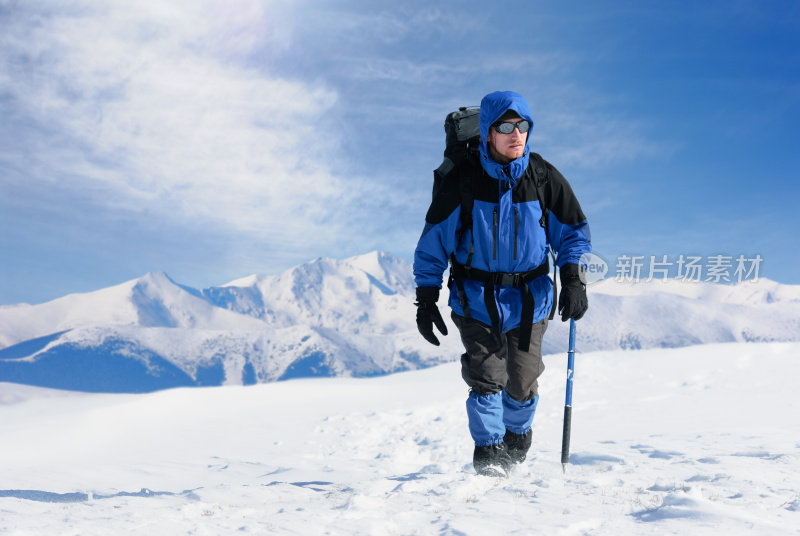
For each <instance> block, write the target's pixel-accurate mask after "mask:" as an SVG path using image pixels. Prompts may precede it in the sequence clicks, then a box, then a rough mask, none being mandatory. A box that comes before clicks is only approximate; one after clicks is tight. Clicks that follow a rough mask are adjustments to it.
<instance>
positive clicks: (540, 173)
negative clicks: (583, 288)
mask: <svg viewBox="0 0 800 536" xmlns="http://www.w3.org/2000/svg"><path fill="white" fill-rule="evenodd" d="M531 160H532V161H533V182H534V184H535V185H536V198H537V199H538V201H539V207H540V208H541V210H542V218H541V219H540V220H539V225H541V226H542V228H543V229H544V235H545V238H546V240H547V242H548V244H549V243H550V228H549V223H550V210H549V209H548V208H547V198H546V196H545V187H546V185H547V180H548V177H547V162H545V161H544V158H542V157H541V155H539V154H537V153H534V152H532V153H531ZM549 249H550V257H551V258H552V259H553V306H552V307H551V308H550V315H549V317H548V318H549V319H550V320H552V319H553V318H554V317H555V314H556V309H557V308H558V283H557V282H556V255H555V253H554V252H553V248H552V247H550V248H549Z"/></svg>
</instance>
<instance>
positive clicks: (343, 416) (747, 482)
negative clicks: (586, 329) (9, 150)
mask: <svg viewBox="0 0 800 536" xmlns="http://www.w3.org/2000/svg"><path fill="white" fill-rule="evenodd" d="M581 322H582V321H581ZM581 322H579V323H578V329H579V331H580V329H581V326H582V324H581ZM551 335H552V333H548V335H547V336H548V337H549V336H551ZM578 350H579V353H578V354H577V355H576V360H575V361H576V365H575V389H574V395H573V405H574V406H573V418H572V425H573V429H572V439H571V447H572V448H571V453H572V455H571V459H570V462H571V463H570V465H569V466H568V467H567V471H566V474H562V470H561V464H560V442H561V422H562V421H561V419H562V414H563V402H564V382H565V377H566V356H565V355H564V354H560V353H559V354H551V355H547V356H545V363H546V365H547V369H546V371H545V373H544V375H543V376H542V378H541V379H540V386H541V391H540V394H541V400H540V403H539V409H538V412H537V416H536V419H535V422H534V446H533V449H532V456H530V459H529V460H528V461H526V462H525V463H524V464H523V466H521V467H520V468H518V470H517V471H516V472H515V473H514V474H513V475H512V476H511V478H509V479H507V480H504V479H494V478H485V477H479V476H477V475H475V474H474V471H473V470H472V468H471V463H470V461H471V452H472V445H471V441H470V438H469V435H468V431H467V427H466V417H465V411H464V401H465V398H466V395H467V387H466V385H465V384H464V383H463V381H462V380H461V378H460V371H459V368H458V364H457V363H454V362H453V363H446V364H442V365H439V366H436V367H432V368H427V369H423V370H416V371H410V372H404V373H398V374H393V375H388V376H381V377H375V378H320V379H299V380H292V381H285V382H277V383H267V384H260V385H253V386H247V387H243V386H239V385H227V386H222V387H206V388H191V389H186V388H184V389H170V390H164V391H158V392H154V393H149V394H88V393H76V392H69V391H54V390H48V389H42V388H37V387H30V386H22V385H17V384H9V383H5V384H0V437H2V438H3V443H2V456H0V475H2V477H1V478H0V533H2V534H11V535H17V534H19V535H22V534H25V535H27V534H82V535H93V534H98V535H99V534H104V535H105V534H119V533H131V534H231V533H241V534H348V535H350V534H365V535H366V534H369V535H373V534H378V535H380V534H478V535H482V534H495V533H502V534H531V533H536V534H614V535H640V534H659V535H660V534H693V535H694V534H715V535H716V534H728V535H732V534H771V535H772V534H777V535H780V534H800V421H798V419H797V415H798V414H800V401H798V397H797V396H796V386H795V384H796V382H795V379H796V378H798V377H800V360H798V356H799V355H800V343H797V342H770V343H742V342H731V343H720V344H703V345H697V346H688V347H682V348H662V349H644V350H637V351H623V350H619V349H617V350H605V351H593V352H581V350H582V348H581V347H580V345H579V348H578Z"/></svg>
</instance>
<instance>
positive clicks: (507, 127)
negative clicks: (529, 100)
mask: <svg viewBox="0 0 800 536" xmlns="http://www.w3.org/2000/svg"><path fill="white" fill-rule="evenodd" d="M492 127H494V129H495V130H496V131H497V132H499V133H500V134H511V133H512V132H514V129H515V128H516V129H517V130H519V131H520V132H522V133H523V134H524V133H525V132H528V131H529V130H530V129H531V124H530V123H529V122H528V121H525V120H522V121H520V122H519V123H511V122H510V121H507V122H505V123H497V124H496V125H492Z"/></svg>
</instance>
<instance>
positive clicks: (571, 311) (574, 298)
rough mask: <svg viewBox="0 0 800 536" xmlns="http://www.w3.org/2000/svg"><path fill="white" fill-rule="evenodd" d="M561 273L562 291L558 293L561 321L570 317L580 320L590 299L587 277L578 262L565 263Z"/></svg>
mask: <svg viewBox="0 0 800 536" xmlns="http://www.w3.org/2000/svg"><path fill="white" fill-rule="evenodd" d="M559 271H560V273H561V293H560V294H559V295H558V314H560V315H561V321H562V322H566V321H567V320H568V319H570V318H574V319H575V320H580V318H581V317H582V316H583V313H585V312H586V309H588V308H589V300H588V299H587V298H586V278H585V275H584V273H583V269H582V268H581V267H580V266H578V265H577V264H565V265H564V266H562V267H561V268H560V269H559Z"/></svg>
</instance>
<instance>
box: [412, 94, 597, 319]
mask: <svg viewBox="0 0 800 536" xmlns="http://www.w3.org/2000/svg"><path fill="white" fill-rule="evenodd" d="M507 110H513V111H515V112H516V113H517V115H519V116H520V117H521V118H523V119H525V120H527V121H530V122H531V125H533V118H532V117H531V112H530V108H529V107H528V103H527V102H526V101H525V99H524V98H523V97H522V96H521V95H520V94H518V93H515V92H511V91H502V92H495V93H490V94H489V95H487V96H486V97H484V98H483V100H482V101H481V108H480V117H479V126H480V134H481V143H480V146H479V156H478V158H479V159H480V166H478V165H477V162H474V163H471V162H470V161H465V162H461V163H456V165H455V166H451V167H450V169H449V171H448V172H447V173H446V174H445V176H444V177H442V179H443V181H442V187H441V188H440V189H439V190H438V192H437V194H436V197H435V198H434V199H433V201H432V203H431V206H430V208H429V210H428V213H427V215H426V217H425V228H424V230H423V232H422V236H421V237H420V239H419V242H418V243H417V248H416V251H415V253H414V278H415V282H416V285H417V286H418V287H436V288H441V286H442V277H443V274H444V271H445V270H446V269H447V266H448V263H449V260H450V258H451V256H453V257H454V258H455V260H456V262H457V263H459V264H462V265H464V264H467V262H468V260H469V262H470V263H471V264H470V265H471V266H472V267H474V268H476V269H479V270H484V271H488V272H502V273H520V272H527V271H530V270H533V269H535V268H537V267H538V266H540V265H542V264H543V263H544V262H546V260H547V258H548V252H549V249H550V248H551V247H552V249H553V251H554V252H555V253H556V254H557V261H556V263H557V264H558V265H559V266H563V265H564V264H567V263H574V264H578V263H579V261H580V257H581V255H582V254H584V253H588V252H589V251H591V239H590V233H589V226H588V223H587V222H586V217H585V216H584V214H583V212H582V210H581V208H580V204H579V203H578V201H577V198H576V197H575V194H574V193H573V192H572V188H571V187H570V185H569V183H567V181H566V179H565V178H564V177H563V176H562V175H561V173H559V172H558V170H557V169H556V168H555V167H553V166H552V165H551V164H549V163H548V162H546V161H545V160H544V159H542V158H541V157H540V156H538V155H535V157H534V155H532V153H531V151H530V144H531V131H529V133H528V137H527V140H526V144H525V149H524V153H523V155H522V156H521V157H519V158H517V159H516V160H513V161H511V162H510V163H508V164H506V165H503V164H500V163H498V162H496V161H494V160H493V159H492V158H491V156H490V153H489V149H488V147H487V144H486V140H487V139H488V134H489V128H490V127H491V125H492V124H493V123H494V122H496V121H497V119H499V118H500V117H501V116H502V115H503V114H504V113H505V112H506V111H507ZM535 166H536V167H537V170H536V171H537V173H534V167H535ZM539 172H541V173H539ZM537 174H538V175H542V174H546V176H547V180H546V183H545V184H544V187H543V192H544V199H543V200H542V202H543V203H544V204H545V208H546V211H547V214H548V219H547V223H548V225H547V229H548V232H547V235H545V230H544V227H543V226H542V225H541V223H540V220H541V219H542V205H541V204H540V201H539V196H538V193H537V188H536V182H535V181H536V175H537ZM465 177H469V185H470V189H471V191H472V193H473V197H474V202H473V207H472V218H471V227H470V228H468V229H462V219H461V208H462V207H461V203H462V194H461V184H462V181H463V180H465ZM463 283H464V292H465V293H466V302H467V303H468V307H469V313H470V315H471V316H472V318H474V319H476V320H479V321H481V322H483V323H484V324H487V325H492V324H493V322H492V320H491V315H490V313H489V311H488V310H487V308H486V305H485V300H484V288H485V287H484V283H482V282H480V281H476V280H470V279H465V280H464V281H463ZM526 284H527V286H528V288H529V289H530V291H531V294H532V296H533V298H534V314H533V323H536V322H539V321H541V320H542V319H544V318H545V317H546V316H547V315H548V314H549V312H550V309H551V307H552V305H553V304H552V301H553V300H552V285H553V282H552V280H551V279H550V277H549V276H548V275H542V276H540V277H537V278H535V279H533V280H531V281H529V282H527V283H526ZM458 294H459V290H458V288H457V287H456V285H453V286H452V288H451V289H450V301H449V305H450V307H451V309H452V310H453V311H454V312H455V313H456V314H458V315H462V316H465V315H464V309H463V307H462V304H461V300H460V299H459V295H458ZM493 298H494V301H495V302H496V304H497V311H498V314H499V324H500V325H499V327H500V330H501V332H507V331H509V330H512V329H514V328H516V327H519V325H520V317H521V313H522V291H521V289H520V287H515V286H511V285H504V286H500V285H498V286H496V287H495V288H494V296H493Z"/></svg>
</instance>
